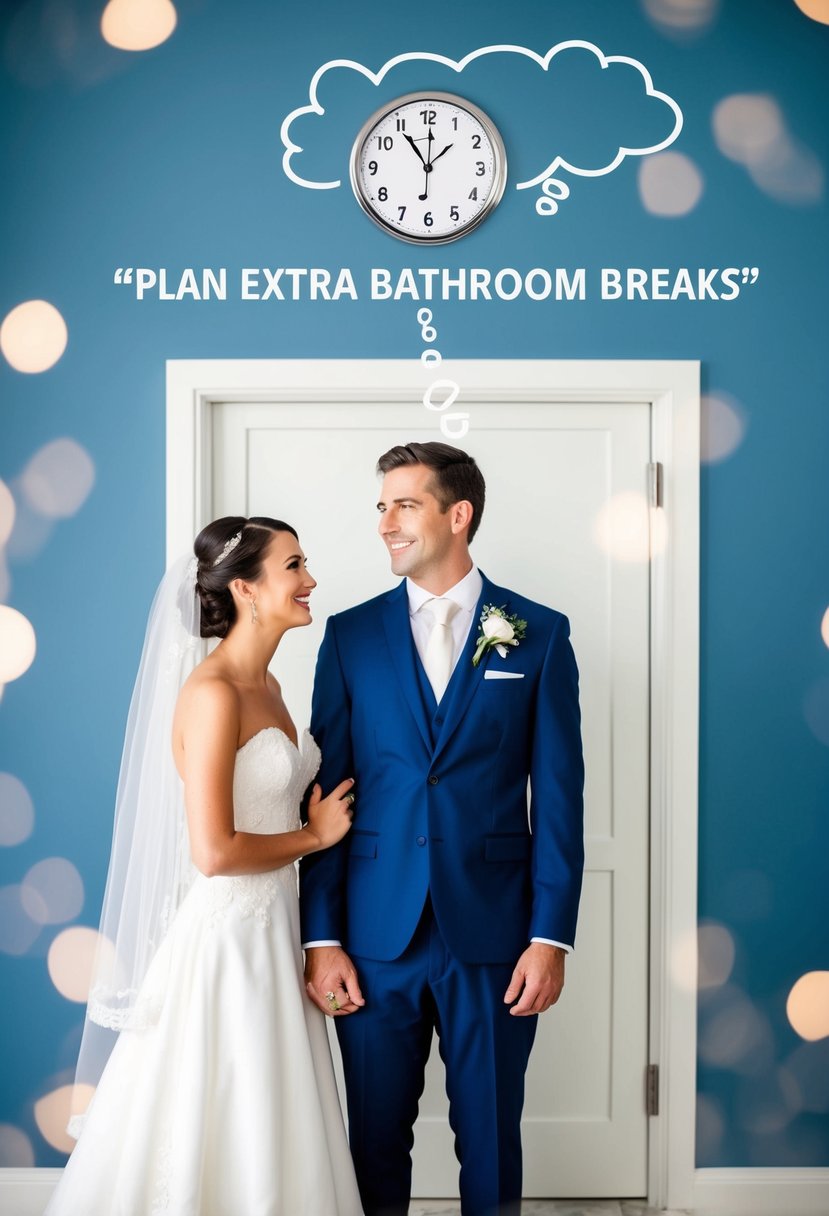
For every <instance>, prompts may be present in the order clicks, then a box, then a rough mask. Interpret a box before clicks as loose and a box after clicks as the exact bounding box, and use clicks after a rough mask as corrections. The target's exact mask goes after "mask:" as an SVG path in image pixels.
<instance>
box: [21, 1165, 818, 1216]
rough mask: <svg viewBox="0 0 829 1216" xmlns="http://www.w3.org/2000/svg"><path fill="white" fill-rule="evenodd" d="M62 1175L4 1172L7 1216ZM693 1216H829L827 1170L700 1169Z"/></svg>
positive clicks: (24, 1210) (41, 1197)
mask: <svg viewBox="0 0 829 1216" xmlns="http://www.w3.org/2000/svg"><path fill="white" fill-rule="evenodd" d="M61 1173H62V1171H61V1170H59V1169H52V1170H46V1169H39V1170H38V1169H0V1212H2V1214H3V1216H43V1211H44V1208H45V1207H46V1204H47V1203H48V1202H49V1198H50V1196H51V1194H52V1191H53V1190H54V1189H55V1187H56V1186H57V1181H58V1178H60V1175H61ZM694 1195H695V1201H694V1207H693V1209H692V1211H693V1213H694V1216H829V1168H827V1169H730V1170H728V1169H723V1170H697V1171H696V1174H695V1175H694Z"/></svg>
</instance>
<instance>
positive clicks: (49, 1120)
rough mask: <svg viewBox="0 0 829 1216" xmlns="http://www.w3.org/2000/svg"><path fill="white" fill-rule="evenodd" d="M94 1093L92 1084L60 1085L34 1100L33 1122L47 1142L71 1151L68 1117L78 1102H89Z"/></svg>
mask: <svg viewBox="0 0 829 1216" xmlns="http://www.w3.org/2000/svg"><path fill="white" fill-rule="evenodd" d="M94 1093H95V1087H94V1086H93V1085H61V1086H60V1087H59V1088H58V1089H53V1090H52V1091H51V1093H48V1094H45V1095H44V1096H43V1097H42V1098H39V1099H38V1101H37V1102H35V1123H36V1124H37V1130H38V1131H39V1132H40V1134H41V1136H42V1137H43V1139H44V1140H45V1141H46V1143H47V1144H51V1146H52V1148H56V1149H58V1150H59V1152H61V1153H71V1151H72V1149H73V1148H74V1147H75V1141H74V1140H73V1139H72V1137H71V1136H70V1135H69V1133H68V1132H67V1130H66V1125H67V1123H68V1122H69V1117H70V1115H71V1113H72V1110H73V1108H77V1105H78V1103H80V1102H83V1103H84V1104H85V1103H87V1102H91V1101H92V1096H93V1094H94ZM73 1099H74V1103H73Z"/></svg>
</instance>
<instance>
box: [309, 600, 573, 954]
mask: <svg viewBox="0 0 829 1216" xmlns="http://www.w3.org/2000/svg"><path fill="white" fill-rule="evenodd" d="M482 577H483V584H484V585H483V591H482V593H481V598H480V600H479V603H478V607H477V609H476V611H475V616H474V618H473V625H472V628H471V630H470V634H469V637H468V639H467V642H466V645H465V647H464V651H463V653H462V654H461V655H460V657H459V659H458V661H457V664H456V666H455V669H454V671H453V674H452V678H451V680H450V683H449V686H448V688H447V690H446V693H445V694H444V697H443V699H442V700H441V702H440V705H439V707H438V710H437V714H436V715H435V717H434V719H433V721H432V722H430V721H429V716H428V709H427V707H426V705H425V704H424V699H423V697H422V695H421V689H420V683H419V679H418V671H417V666H416V665H417V664H418V663H419V662H420V660H419V658H418V656H417V651H416V649H415V646H414V640H413V638H412V633H411V626H410V622H409V602H408V595H407V593H406V584H405V580H404V582H403V583H401V584H400V585H399V586H398V587H396V588H395V589H394V590H393V591H391V592H387V593H385V594H383V595H380V596H377V597H376V598H375V599H373V600H369V601H368V602H367V603H364V604H360V605H358V606H357V607H355V608H351V609H349V610H348V611H346V612H342V613H339V614H337V615H336V616H333V617H331V618H330V619H329V621H328V624H327V627H326V631H325V636H324V639H323V642H322V646H321V647H320V652H319V658H318V660H317V671H316V679H315V683H314V695H313V708H312V715H311V731H312V734H313V735H314V737H315V738H316V740H317V743H318V744H319V746H320V748H321V750H322V768H321V770H320V774H319V776H318V778H317V780H318V781H319V782H320V784H321V785H322V788H323V792H324V793H328V792H330V790H331V789H332V788H333V787H334V786H335V785H336V784H338V782H340V781H342V780H343V778H344V777H349V776H353V777H355V778H356V786H355V794H356V806H355V815H354V826H353V828H352V829H351V831H350V832H349V834H348V835H347V836H346V837H345V839H344V840H343V841H342V842H341V843H340V844H339V845H336V846H334V847H333V848H331V849H328V850H325V851H323V852H321V853H316V854H312V855H310V856H309V857H306V858H304V859H303V861H302V863H301V866H300V884H301V886H300V907H301V916H302V940H303V941H321V940H326V939H337V940H339V941H341V942H342V943H343V945H344V946H345V948H346V949H347V950H348V951H349V952H351V953H353V954H355V955H357V956H360V955H362V956H364V957H366V958H373V959H383V960H390V959H394V958H397V957H398V956H399V955H400V954H401V953H402V952H403V951H404V950H405V948H406V946H407V945H408V944H409V942H410V940H411V938H412V935H413V934H414V931H415V928H416V926H417V922H418V919H419V917H420V914H421V912H422V910H423V906H424V902H425V899H426V895H427V892H430V893H431V898H432V904H433V907H434V913H435V917H436V918H437V921H438V924H439V927H440V930H441V932H442V934H443V937H444V940H445V941H446V943H447V945H448V947H449V949H450V951H451V952H452V953H453V955H454V956H455V957H457V958H458V959H460V960H461V961H463V962H468V963H514V962H515V961H516V960H517V958H518V956H519V955H520V954H521V952H522V951H523V950H524V949H525V948H526V946H527V944H528V942H529V940H530V938H532V937H546V938H551V939H553V940H555V941H559V942H563V943H566V944H568V945H572V943H573V941H574V938H575V931H576V917H577V912H578V903H579V894H580V891H581V879H582V868H583V861H584V853H583V828H582V789H583V779H584V769H583V762H582V749H581V735H580V715H579V703H578V671H577V668H576V662H575V658H574V656H573V651H572V648H571V646H570V642H569V632H570V630H569V624H568V621H567V618H566V617H565V616H563V615H562V614H561V613H560V612H555V611H553V610H552V609H551V608H545V607H543V606H542V605H540V604H536V603H533V602H532V601H531V600H528V599H525V598H524V597H523V596H520V595H516V594H515V593H514V592H512V591H508V590H506V589H505V588H503V587H498V586H496V585H495V584H493V583H491V582H490V581H489V579H487V578H486V576H482ZM484 604H494V605H496V606H498V607H501V606H504V607H505V609H506V612H507V613H508V614H513V613H514V614H516V615H517V616H518V617H521V618H523V619H525V620H526V622H527V632H526V637H525V638H524V640H523V641H522V642H521V643H520V644H519V645H518V646H517V647H509V648H508V651H507V657H506V658H501V657H500V656H499V655H498V653H497V652H496V651H495V650H490V651H488V652H487V653H486V655H485V656H484V658H483V659H482V660H481V662H480V663H479V665H478V666H477V667H473V666H472V656H473V653H474V651H475V639H476V637H477V636H478V633H479V630H478V628H477V619H478V616H479V615H480V611H481V608H482V606H483V605H484ZM487 671H489V672H495V671H505V672H511V673H521V674H522V675H523V678H522V679H492V678H486V673H487ZM528 778H529V782H530V789H531V797H530V799H529V804H528V790H527V781H528Z"/></svg>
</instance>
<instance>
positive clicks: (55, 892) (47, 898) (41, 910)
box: [20, 857, 84, 925]
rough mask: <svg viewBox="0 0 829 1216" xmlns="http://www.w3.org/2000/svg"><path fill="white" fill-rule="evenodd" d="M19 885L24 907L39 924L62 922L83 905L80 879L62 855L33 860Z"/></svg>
mask: <svg viewBox="0 0 829 1216" xmlns="http://www.w3.org/2000/svg"><path fill="white" fill-rule="evenodd" d="M20 886H21V894H20V901H21V903H22V904H23V907H24V909H25V910H26V912H27V913H28V915H29V916H30V917H31V918H32V920H33V921H36V922H37V923H38V924H40V925H62V924H65V923H66V921H68V920H74V919H75V917H76V916H79V915H80V912H81V909H82V908H83V900H84V888H83V879H82V878H81V876H80V874H79V873H78V871H77V870H76V869H75V867H74V866H73V865H72V862H71V861H67V860H66V858H65V857H47V858H45V860H44V861H38V862H36V863H35V865H33V866H32V868H31V869H30V870H29V871H28V873H27V874H26V876H25V877H24V879H23V881H22V882H21V884H20Z"/></svg>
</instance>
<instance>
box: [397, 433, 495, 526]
mask: <svg viewBox="0 0 829 1216" xmlns="http://www.w3.org/2000/svg"><path fill="white" fill-rule="evenodd" d="M413 464H422V465H425V466H426V468H427V469H431V470H432V473H433V477H432V479H431V481H430V484H429V491H430V493H432V494H434V496H435V498H436V499H437V500H438V503H439V504H440V509H441V511H442V512H443V513H444V514H445V513H446V512H447V511H448V510H449V508H450V507H451V506H452V504H453V503H456V502H469V503H471V504H472V521H471V523H470V525H469V537H468V539H469V540H470V541H471V540H472V537H473V536H474V535H475V533H476V532H477V531H478V525H479V524H480V522H481V516H482V515H483V513H484V502H485V501H486V483H485V482H484V475H483V473H482V472H481V470H480V469H479V468H478V466H477V464H476V463H475V457H474V456H470V455H469V453H468V452H462V451H461V449H460V448H453V447H452V445H451V444H449V443H434V442H432V443H403V444H399V445H398V446H397V447H395V448H389V450H388V452H384V454H383V455H382V456H381V457H380V459H379V460H378V461H377V472H378V473H380V474H382V475H383V476H385V474H386V473H389V472H391V470H392V469H400V468H403V467H404V466H405V465H413Z"/></svg>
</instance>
